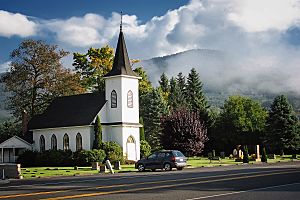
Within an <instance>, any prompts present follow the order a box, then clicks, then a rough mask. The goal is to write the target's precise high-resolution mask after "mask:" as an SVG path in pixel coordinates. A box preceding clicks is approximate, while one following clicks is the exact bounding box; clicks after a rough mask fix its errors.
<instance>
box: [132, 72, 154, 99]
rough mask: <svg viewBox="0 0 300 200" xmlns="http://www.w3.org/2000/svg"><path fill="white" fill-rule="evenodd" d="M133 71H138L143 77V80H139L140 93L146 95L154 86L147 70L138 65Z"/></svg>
mask: <svg viewBox="0 0 300 200" xmlns="http://www.w3.org/2000/svg"><path fill="white" fill-rule="evenodd" d="M133 71H134V72H135V73H137V74H138V75H139V76H140V77H141V78H142V79H141V80H139V94H140V96H143V95H146V94H148V93H149V92H151V91H152V89H153V87H152V85H151V82H150V81H149V79H148V76H147V74H146V72H145V70H144V69H143V68H142V67H137V68H136V69H134V70H133Z"/></svg>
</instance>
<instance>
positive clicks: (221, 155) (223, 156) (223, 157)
mask: <svg viewBox="0 0 300 200" xmlns="http://www.w3.org/2000/svg"><path fill="white" fill-rule="evenodd" d="M220 157H221V158H222V159H225V152H224V151H221V152H220Z"/></svg>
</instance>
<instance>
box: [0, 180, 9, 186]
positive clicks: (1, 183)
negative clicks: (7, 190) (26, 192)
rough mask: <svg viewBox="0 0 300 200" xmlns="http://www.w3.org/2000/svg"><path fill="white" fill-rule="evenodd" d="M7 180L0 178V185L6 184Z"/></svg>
mask: <svg viewBox="0 0 300 200" xmlns="http://www.w3.org/2000/svg"><path fill="white" fill-rule="evenodd" d="M8 183H9V180H7V179H6V180H0V185H4V184H8Z"/></svg>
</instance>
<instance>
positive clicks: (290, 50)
mask: <svg viewBox="0 0 300 200" xmlns="http://www.w3.org/2000/svg"><path fill="white" fill-rule="evenodd" d="M121 10H122V11H123V13H124V16H123V21H124V26H123V30H124V34H125V39H126V44H127V49H128V51H129V56H130V58H132V59H149V58H152V57H157V56H163V55H169V54H173V53H177V52H181V51H185V50H189V49H213V50H219V51H222V52H225V53H226V54H227V55H230V56H231V58H232V60H231V62H232V64H231V66H222V67H223V68H220V69H219V70H224V69H226V70H227V71H226V72H227V74H230V75H228V76H225V75H224V74H223V76H222V77H220V78H219V79H216V80H215V81H219V80H221V79H222V80H228V79H230V80H236V78H237V77H238V79H239V80H242V81H243V82H245V83H246V84H252V85H255V84H256V85H257V84H258V83H259V86H258V87H261V88H265V87H270V90H277V89H276V88H281V89H280V91H284V90H286V89H289V90H293V91H294V92H297V93H299V94H300V88H299V85H300V75H299V74H300V67H299V66H300V56H299V54H300V48H299V47H300V2H299V0H180V1H179V0H178V1H176V0H126V1H125V0H110V1H100V0H89V1H83V0H81V1H79V0H64V1H63V0H61V1H58V0H52V1H38V0H27V1H20V0H18V1H17V0H1V4H0V72H3V71H7V70H8V66H9V61H10V60H9V53H10V52H11V51H12V50H13V49H15V48H17V47H18V44H19V43H20V42H21V41H22V40H24V39H27V38H33V39H41V40H44V41H46V42H48V43H51V44H57V45H58V46H59V48H63V49H65V50H67V51H70V52H71V53H72V52H82V53H83V52H86V51H87V49H88V48H89V47H101V46H103V45H106V44H108V45H110V46H112V47H115V45H116V41H117V36H118V32H119V22H120V14H119V13H120V11H121ZM188 59H196V58H188ZM181 62H182V67H181V68H180V69H174V68H172V66H170V67H169V68H167V71H166V73H167V74H168V75H170V76H171V75H175V73H178V71H179V70H181V71H183V72H184V73H187V72H188V71H189V70H190V68H191V67H196V68H197V67H198V66H185V65H184V64H185V63H184V61H181ZM177 63H178V62H177ZM63 64H64V66H65V67H69V68H70V67H72V56H71V55H70V56H69V57H67V58H66V59H65V60H64V63H63ZM199 65H201V63H200V64H199ZM206 69H207V71H209V70H210V69H209V67H207V68H206ZM199 70H200V68H199ZM212 71H213V70H212ZM200 72H201V71H200ZM158 73H161V72H158ZM201 73H202V72H201ZM266 74H268V76H266ZM150 75H151V76H153V74H150ZM155 76H157V77H158V74H156V75H155ZM257 77H259V79H258V78H257ZM262 80H264V81H262ZM282 85H284V87H281V86H282Z"/></svg>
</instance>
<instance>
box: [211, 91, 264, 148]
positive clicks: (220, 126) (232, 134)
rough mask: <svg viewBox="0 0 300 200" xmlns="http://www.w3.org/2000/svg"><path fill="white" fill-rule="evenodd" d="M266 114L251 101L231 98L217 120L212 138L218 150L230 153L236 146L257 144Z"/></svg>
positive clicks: (239, 97) (244, 98)
mask: <svg viewBox="0 0 300 200" xmlns="http://www.w3.org/2000/svg"><path fill="white" fill-rule="evenodd" d="M266 117H267V112H266V111H265V110H264V109H263V108H262V107H261V105H260V104H259V103H258V102H256V101H253V100H252V99H249V98H246V97H242V96H231V97H229V99H227V100H226V101H225V103H224V108H223V110H222V111H221V113H220V117H219V118H218V119H217V122H216V126H215V130H214V136H213V137H214V138H213V140H215V141H216V143H217V144H216V145H217V146H218V147H219V148H221V149H220V150H224V149H225V150H228V151H231V150H232V147H234V146H235V145H237V144H259V141H260V140H259V138H260V137H262V136H263V132H264V128H265V122H266Z"/></svg>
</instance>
